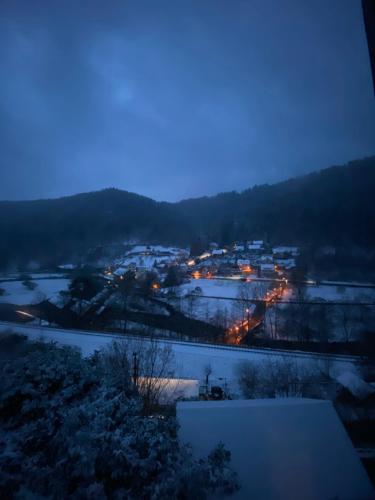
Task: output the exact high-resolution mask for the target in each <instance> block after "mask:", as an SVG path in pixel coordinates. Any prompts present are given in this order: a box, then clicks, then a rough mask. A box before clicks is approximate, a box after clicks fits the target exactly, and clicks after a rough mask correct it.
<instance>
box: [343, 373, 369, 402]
mask: <svg viewBox="0 0 375 500" xmlns="http://www.w3.org/2000/svg"><path fill="white" fill-rule="evenodd" d="M335 378H336V380H337V382H339V383H340V384H341V385H342V386H344V387H345V388H346V389H348V391H349V392H350V393H351V394H352V395H353V396H355V397H356V398H358V399H366V398H367V397H368V396H371V395H372V394H374V393H375V389H374V388H373V387H371V385H370V384H367V383H366V382H365V381H364V380H363V379H362V378H361V377H359V376H358V375H357V374H355V373H353V372H343V373H340V374H339V375H338V376H337V377H335Z"/></svg>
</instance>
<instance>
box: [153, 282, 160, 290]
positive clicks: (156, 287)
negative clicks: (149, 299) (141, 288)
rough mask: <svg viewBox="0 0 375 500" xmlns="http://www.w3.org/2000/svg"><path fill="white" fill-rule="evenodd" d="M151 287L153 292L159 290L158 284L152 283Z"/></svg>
mask: <svg viewBox="0 0 375 500" xmlns="http://www.w3.org/2000/svg"><path fill="white" fill-rule="evenodd" d="M151 287H152V288H153V289H154V290H159V288H160V285H159V284H158V283H153V284H152V285H151Z"/></svg>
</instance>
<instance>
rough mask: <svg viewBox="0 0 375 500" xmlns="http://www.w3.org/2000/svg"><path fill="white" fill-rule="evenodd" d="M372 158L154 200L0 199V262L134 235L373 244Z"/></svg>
mask: <svg viewBox="0 0 375 500" xmlns="http://www.w3.org/2000/svg"><path fill="white" fill-rule="evenodd" d="M374 192H375V157H371V158H366V159H363V160H358V161H354V162H350V163H349V164H347V165H344V166H335V167H331V168H327V169H324V170H321V171H319V172H315V173H312V174H309V175H305V176H301V177H298V178H293V179H290V180H288V181H285V182H281V183H277V184H273V185H262V186H254V187H252V188H250V189H247V190H245V191H243V192H241V193H237V192H229V193H222V194H218V195H217V196H213V197H203V198H196V199H189V200H183V201H181V202H178V203H166V202H156V201H154V200H152V199H150V198H146V197H144V196H139V195H137V194H134V193H129V192H127V191H120V190H117V189H105V190H103V191H98V192H93V193H85V194H78V195H75V196H69V197H64V198H59V199H52V200H37V201H22V202H9V201H3V202H0V234H1V241H2V244H1V248H0V266H1V267H2V268H3V269H4V268H6V267H8V266H9V265H11V264H17V265H25V264H27V263H28V262H29V261H31V260H36V261H38V262H41V263H43V264H45V265H46V264H48V263H56V262H61V261H62V260H64V259H67V258H74V257H77V256H79V255H81V254H83V253H85V252H87V251H89V250H90V249H91V250H92V249H93V248H95V247H97V246H98V245H105V244H107V243H111V242H114V241H123V240H124V239H129V238H137V239H139V240H141V241H143V242H149V243H153V242H160V243H166V244H168V243H170V244H184V245H188V244H189V243H191V241H192V240H193V239H194V238H198V237H200V238H203V239H204V240H207V241H208V240H213V241H219V242H220V243H223V244H225V243H230V242H232V241H233V240H243V239H251V238H262V239H264V238H266V239H267V240H268V241H269V242H271V243H273V242H277V243H285V244H286V243H294V244H299V245H305V246H311V247H319V246H326V245H334V246H337V247H347V248H363V249H366V250H369V249H373V248H374V246H375V208H374V207H375V205H374V201H373V195H374Z"/></svg>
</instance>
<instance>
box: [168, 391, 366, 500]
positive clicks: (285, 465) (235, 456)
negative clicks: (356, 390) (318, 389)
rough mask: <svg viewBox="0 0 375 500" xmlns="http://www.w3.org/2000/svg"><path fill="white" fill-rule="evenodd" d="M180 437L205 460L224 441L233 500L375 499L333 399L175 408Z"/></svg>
mask: <svg viewBox="0 0 375 500" xmlns="http://www.w3.org/2000/svg"><path fill="white" fill-rule="evenodd" d="M177 418H178V420H179V422H180V431H179V437H180V439H181V440H182V441H183V442H189V443H191V444H192V449H193V453H194V455H195V456H196V457H198V458H201V457H203V456H206V455H207V453H209V452H210V450H211V449H212V448H213V447H214V446H215V445H216V444H217V443H218V442H223V443H224V445H225V446H226V448H227V449H228V450H229V451H230V452H231V466H232V467H233V468H234V470H235V471H236V472H237V473H238V476H239V482H240V485H241V489H240V490H239V491H238V492H236V493H235V494H234V495H233V496H232V498H234V499H246V500H247V499H248V498H261V499H267V500H274V499H275V500H276V499H280V498H285V499H288V500H294V499H295V500H299V499H302V498H303V499H304V500H321V499H329V498H340V499H341V500H345V499H347V500H349V499H354V498H356V499H357V498H361V499H371V498H374V496H373V495H374V491H373V487H372V485H371V483H370V481H369V479H368V477H367V475H366V472H365V470H364V468H363V466H362V464H361V462H360V459H359V457H358V455H357V454H356V451H355V450H354V448H353V445H352V443H351V442H350V440H349V437H348V436H347V434H346V432H345V430H344V428H343V426H342V424H341V422H340V420H339V418H338V416H337V414H336V412H335V410H334V408H333V406H332V404H331V402H329V401H319V400H309V399H292V398H288V399H278V400H275V399H272V400H250V401H249V400H247V401H243V400H242V401H241V400H240V401H218V402H216V401H207V402H206V401H205V402H203V401H200V402H181V403H177Z"/></svg>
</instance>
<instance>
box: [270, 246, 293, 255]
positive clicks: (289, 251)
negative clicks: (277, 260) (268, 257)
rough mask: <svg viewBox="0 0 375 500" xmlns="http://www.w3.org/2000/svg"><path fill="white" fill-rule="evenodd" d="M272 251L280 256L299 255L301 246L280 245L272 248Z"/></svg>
mask: <svg viewBox="0 0 375 500" xmlns="http://www.w3.org/2000/svg"><path fill="white" fill-rule="evenodd" d="M272 253H273V254H274V255H280V256H284V255H285V256H289V255H291V256H293V257H297V256H298V255H299V248H298V247H291V246H278V247H274V248H273V249H272Z"/></svg>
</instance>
